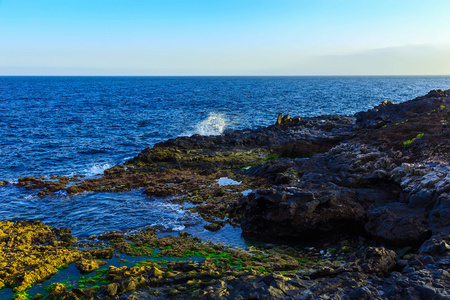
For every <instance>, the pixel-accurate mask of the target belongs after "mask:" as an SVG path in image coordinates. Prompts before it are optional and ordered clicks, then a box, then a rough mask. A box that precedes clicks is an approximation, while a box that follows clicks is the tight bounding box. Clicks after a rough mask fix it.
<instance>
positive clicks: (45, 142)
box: [0, 76, 450, 246]
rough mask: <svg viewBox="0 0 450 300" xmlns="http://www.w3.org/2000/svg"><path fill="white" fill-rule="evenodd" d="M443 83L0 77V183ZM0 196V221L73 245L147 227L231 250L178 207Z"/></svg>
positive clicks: (126, 197)
mask: <svg viewBox="0 0 450 300" xmlns="http://www.w3.org/2000/svg"><path fill="white" fill-rule="evenodd" d="M449 88H450V76H408V77H401V76H398V77H385V76H384V77H0V180H8V181H11V182H15V181H17V179H18V178H20V177H24V176H39V175H44V176H51V175H74V174H84V175H87V176H88V177H95V176H100V175H101V174H102V172H103V171H104V170H105V169H107V168H109V167H112V166H114V165H116V164H120V163H123V162H124V161H126V160H128V159H130V158H132V157H134V156H135V155H137V154H138V153H139V152H140V151H141V150H143V149H144V148H146V147H151V146H153V145H154V144H155V143H158V142H161V141H165V140H167V139H170V138H176V137H178V136H183V135H192V134H195V133H198V134H205V135H210V134H220V133H221V132H222V131H223V130H225V129H243V128H258V127H263V126H268V125H271V124H274V123H275V121H276V118H277V116H278V114H279V113H283V114H290V115H291V116H302V117H307V116H318V115H328V114H340V115H351V114H354V113H355V112H358V111H361V110H367V109H370V108H373V107H374V106H376V105H378V104H379V103H380V102H382V101H384V100H390V101H394V102H396V103H399V102H403V101H407V100H410V99H413V98H415V97H418V96H421V95H424V94H426V93H427V92H428V91H430V90H432V89H449ZM36 194H37V191H28V190H25V189H21V188H17V187H15V186H13V185H6V186H1V187H0V216H1V217H0V219H2V220H21V219H39V220H42V221H44V222H46V223H47V224H49V225H52V226H58V227H68V228H71V229H72V231H73V234H74V235H75V236H78V237H86V236H89V235H92V234H98V233H100V232H102V231H105V230H117V229H132V228H138V227H142V226H148V225H151V226H156V227H157V228H159V230H160V232H162V233H164V232H165V233H171V232H178V231H188V232H191V233H193V234H196V235H198V236H200V237H202V238H206V239H210V240H212V241H215V242H223V243H227V244H233V245H238V246H246V245H247V244H246V243H248V242H246V241H244V240H243V239H242V238H241V237H240V229H239V228H232V227H231V226H228V225H227V226H226V227H225V229H224V230H222V231H221V232H223V234H212V233H210V232H208V231H207V230H205V229H204V228H203V224H204V222H203V220H202V219H201V218H200V217H199V216H198V215H196V214H193V213H190V212H186V211H185V210H183V209H182V207H181V206H180V205H178V204H169V203H166V202H165V201H164V200H165V199H156V198H151V197H148V196H145V195H143V194H142V191H141V190H135V191H131V192H125V193H83V194H80V195H75V196H70V197H69V196H67V195H66V194H64V193H60V194H58V195H55V196H51V197H50V196H46V197H37V196H36Z"/></svg>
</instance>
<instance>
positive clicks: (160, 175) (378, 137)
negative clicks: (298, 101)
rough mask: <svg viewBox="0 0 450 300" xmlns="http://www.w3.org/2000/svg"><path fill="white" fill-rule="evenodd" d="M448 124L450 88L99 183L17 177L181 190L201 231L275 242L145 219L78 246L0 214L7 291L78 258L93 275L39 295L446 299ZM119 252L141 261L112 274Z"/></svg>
mask: <svg viewBox="0 0 450 300" xmlns="http://www.w3.org/2000/svg"><path fill="white" fill-rule="evenodd" d="M449 121H450V90H447V91H442V90H434V91H430V92H429V93H428V94H427V95H425V96H422V97H418V98H416V99H413V100H410V101H407V102H404V103H401V104H394V103H393V102H389V101H384V102H382V103H381V104H380V105H379V106H377V107H375V108H373V109H371V110H368V111H365V112H360V113H357V114H355V115H353V116H319V117H307V118H302V117H296V118H291V117H290V116H289V115H285V116H283V115H282V114H280V115H279V116H278V119H277V120H276V122H274V123H275V124H274V125H271V126H268V127H265V128H260V129H253V130H250V129H248V130H236V131H233V130H228V131H225V132H224V133H223V134H222V135H220V136H200V135H194V136H191V137H179V138H177V139H172V140H168V141H166V142H163V143H159V144H156V145H155V146H154V147H152V148H147V149H145V150H143V151H142V152H141V153H140V154H139V155H138V156H136V157H135V158H133V159H131V160H129V161H128V162H126V163H125V164H123V165H118V166H114V167H112V168H110V169H108V170H106V171H105V173H104V175H103V176H102V177H101V178H94V179H85V178H83V176H81V175H75V176H72V177H52V178H43V177H37V178H36V177H24V178H21V179H19V181H18V183H15V185H17V186H18V187H22V188H27V189H32V190H39V195H40V196H46V195H51V194H53V193H56V192H60V191H65V192H67V193H68V194H77V193H81V192H85V191H94V192H100V191H101V192H122V191H129V190H132V189H136V188H144V189H145V191H144V193H145V194H146V195H148V196H164V197H166V196H178V197H176V198H171V200H168V201H176V202H180V203H190V204H192V205H191V208H190V210H192V211H193V212H197V213H199V214H200V215H201V216H202V218H203V219H204V220H205V221H207V222H208V223H209V224H207V225H205V228H206V229H208V230H210V231H220V230H221V228H222V227H223V226H225V225H226V224H230V225H232V226H240V227H241V229H242V232H243V234H246V235H251V236H253V237H257V238H259V239H261V240H264V241H265V242H266V243H265V244H263V246H261V247H259V248H254V247H251V248H250V249H248V250H242V249H234V248H231V247H227V246H223V245H218V244H212V243H208V242H204V241H202V240H200V239H198V238H196V237H192V236H189V235H188V234H185V233H180V235H179V236H164V237H162V236H158V235H157V234H156V232H155V229H153V228H150V227H149V228H145V229H143V230H141V231H139V232H132V233H124V232H119V231H117V232H109V233H106V234H104V235H101V236H93V237H90V239H89V240H90V241H91V243H80V242H79V241H77V239H76V238H75V237H73V236H72V235H71V234H70V230H68V229H62V228H51V227H49V226H47V225H45V224H43V223H41V222H39V221H18V222H8V221H0V243H1V248H0V251H1V252H2V253H1V255H0V257H1V258H0V289H12V291H13V292H14V293H15V295H14V297H16V299H27V298H28V299H29V298H30V297H29V296H28V294H27V290H28V289H29V288H30V287H31V286H33V285H34V284H36V283H38V282H40V281H43V280H44V279H46V278H49V277H51V276H52V275H53V274H55V273H58V272H61V270H63V269H64V268H67V267H68V266H69V265H71V264H72V263H74V265H75V266H76V268H77V269H78V270H79V271H80V272H82V273H83V274H91V275H89V276H91V277H89V276H88V277H85V278H84V279H81V281H80V280H79V281H78V283H77V286H72V287H69V286H67V285H63V284H62V283H54V284H53V285H52V286H51V287H49V288H48V290H47V292H46V293H44V294H38V295H35V296H33V299H45V298H48V299H166V298H174V299H175V298H176V299H449V298H450V273H449V270H450V196H449V193H450V172H449V169H450V164H449V161H450V156H449V153H450V127H449V126H448V122H449ZM221 178H228V179H232V180H234V181H236V182H239V184H235V185H227V186H223V185H220V184H218V180H220V179H221ZM0 184H10V183H7V182H4V181H0ZM305 243H306V244H307V243H309V246H305ZM311 245H314V246H311ZM115 256H117V257H120V256H127V257H128V256H132V257H143V258H145V259H143V260H142V261H140V262H139V263H137V264H135V265H133V266H122V267H120V266H113V265H110V266H108V268H102V265H105V264H107V262H106V260H108V259H111V258H112V257H115ZM86 278H91V279H89V280H87V281H89V282H86ZM94 278H95V279H94ZM83 280H84V281H83Z"/></svg>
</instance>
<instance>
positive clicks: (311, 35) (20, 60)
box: [0, 0, 450, 75]
mask: <svg viewBox="0 0 450 300" xmlns="http://www.w3.org/2000/svg"><path fill="white" fill-rule="evenodd" d="M449 15H450V1H448V0H427V1H417V0H409V1H403V0H377V1H369V0H359V1H353V0H345V1H344V0H314V1H312V0H307V1H306V0H305V1H302V0H297V1H290V0H277V1H275V0H273V1H267V0H239V1H235V0H228V1H222V0H208V1H206V0H204V1H203V0H189V1H187V0H186V1H180V0H159V1H154V0H144V1H141V0H127V1H125V0H90V1H85V0H3V1H2V0H0V75H420V74H424V75H440V74H444V75H449V74H450V18H449V17H448V16H449Z"/></svg>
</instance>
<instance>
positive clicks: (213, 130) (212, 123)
mask: <svg viewBox="0 0 450 300" xmlns="http://www.w3.org/2000/svg"><path fill="white" fill-rule="evenodd" d="M228 124H229V121H228V119H227V117H226V115H225V114H223V113H217V112H210V113H209V115H208V117H207V118H206V119H205V120H203V121H201V122H199V123H198V124H197V125H195V127H194V129H193V130H191V131H188V132H185V133H183V134H182V136H190V135H193V134H200V135H220V134H222V132H223V131H224V129H225V127H227V126H228Z"/></svg>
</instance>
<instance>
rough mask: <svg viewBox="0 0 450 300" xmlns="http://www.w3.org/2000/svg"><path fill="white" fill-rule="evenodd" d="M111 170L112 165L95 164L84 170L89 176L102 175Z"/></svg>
mask: <svg viewBox="0 0 450 300" xmlns="http://www.w3.org/2000/svg"><path fill="white" fill-rule="evenodd" d="M109 168H111V165H110V164H94V165H92V166H91V167H90V168H89V169H84V172H85V174H86V175H87V176H94V175H101V174H103V172H104V171H105V170H106V169H109Z"/></svg>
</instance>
